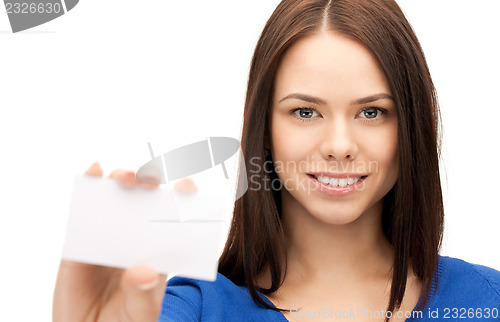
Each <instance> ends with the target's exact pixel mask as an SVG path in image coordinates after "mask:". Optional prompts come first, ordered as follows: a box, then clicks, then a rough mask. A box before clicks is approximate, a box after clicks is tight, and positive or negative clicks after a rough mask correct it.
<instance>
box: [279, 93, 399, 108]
mask: <svg viewBox="0 0 500 322" xmlns="http://www.w3.org/2000/svg"><path fill="white" fill-rule="evenodd" d="M290 98H295V99H299V100H302V101H305V102H308V103H313V104H318V105H321V104H323V105H325V104H326V102H325V101H324V100H322V99H321V98H319V97H315V96H310V95H306V94H302V93H291V94H288V95H287V96H285V97H283V98H282V99H281V100H280V101H279V103H281V102H283V101H284V100H287V99H290ZM381 99H390V100H392V99H393V98H392V96H391V95H389V94H387V93H378V94H374V95H370V96H367V97H363V98H358V99H356V100H353V101H351V105H361V104H367V103H371V102H375V101H378V100H381Z"/></svg>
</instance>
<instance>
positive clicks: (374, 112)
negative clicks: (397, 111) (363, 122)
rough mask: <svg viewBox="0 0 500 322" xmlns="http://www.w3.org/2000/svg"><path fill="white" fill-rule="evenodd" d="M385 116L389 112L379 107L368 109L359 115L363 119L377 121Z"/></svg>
mask: <svg viewBox="0 0 500 322" xmlns="http://www.w3.org/2000/svg"><path fill="white" fill-rule="evenodd" d="M385 114H387V111H386V110H384V109H382V108H379V107H366V108H364V109H363V110H361V113H359V115H362V116H363V118H366V119H369V120H371V119H376V118H377V116H384V115H385Z"/></svg>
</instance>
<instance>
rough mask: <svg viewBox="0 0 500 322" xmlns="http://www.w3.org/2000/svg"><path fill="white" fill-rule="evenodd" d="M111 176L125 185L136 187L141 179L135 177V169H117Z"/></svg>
mask: <svg viewBox="0 0 500 322" xmlns="http://www.w3.org/2000/svg"><path fill="white" fill-rule="evenodd" d="M109 177H110V178H112V179H115V180H116V181H118V183H120V184H121V185H123V186H125V187H135V186H138V185H139V181H137V179H136V178H135V173H134V171H130V170H123V169H117V170H114V171H113V172H111V174H110V175H109Z"/></svg>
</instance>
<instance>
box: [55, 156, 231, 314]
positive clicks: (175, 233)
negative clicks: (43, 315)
mask: <svg viewBox="0 0 500 322" xmlns="http://www.w3.org/2000/svg"><path fill="white" fill-rule="evenodd" d="M86 174H87V176H83V177H77V178H76V180H75V188H74V192H73V200H72V205H71V210H70V216H69V220H68V229H67V237H66V241H65V246H64V250H63V260H62V261H61V266H60V269H59V275H58V279H57V284H56V290H55V293H54V321H68V319H70V320H75V321H76V320H79V321H80V320H86V319H88V318H91V319H92V320H97V321H101V320H102V321H106V319H107V318H111V317H113V318H114V319H116V317H118V316H120V314H124V312H127V314H128V315H130V316H132V318H133V319H136V320H137V321H148V320H151V321H156V319H157V317H158V314H159V310H160V304H161V300H162V298H163V294H164V291H165V281H166V275H161V276H159V274H158V272H160V273H165V274H166V273H167V272H175V273H177V274H179V275H184V276H187V277H193V278H202V279H207V280H213V279H215V276H216V268H217V259H218V255H219V254H218V250H217V246H218V244H219V242H220V228H221V225H222V222H223V221H222V220H220V218H217V216H220V211H221V209H220V208H217V207H215V206H214V203H217V201H216V200H212V199H213V198H203V196H201V195H200V194H199V193H198V192H197V191H196V186H195V185H194V184H193V182H192V181H189V179H182V180H181V181H179V182H178V183H177V184H176V190H177V191H171V190H168V189H159V188H158V185H148V184H144V183H140V182H139V181H137V180H136V179H135V175H134V173H133V172H132V171H125V170H116V171H114V172H113V173H112V174H111V176H110V177H111V178H101V177H100V176H102V169H101V168H100V166H99V165H98V164H94V165H93V166H92V167H91V168H90V169H89V170H88V171H87V173H86ZM204 204H205V205H204ZM187 205H189V207H187V208H186V207H185V206H187ZM195 205H198V206H197V207H196V206H195ZM202 208H203V209H204V210H203V211H202ZM178 209H180V210H181V211H179V210H178ZM182 209H188V210H189V213H192V212H193V211H195V212H196V211H199V213H200V216H198V217H196V218H193V215H192V214H191V215H190V216H187V215H186V214H185V213H184V214H183V211H182ZM130 267H132V268H130ZM126 268H128V269H126ZM96 300H97V301H99V302H100V304H99V305H96V303H95V302H94V301H96ZM70 311H71V312H70ZM70 317H71V318H70Z"/></svg>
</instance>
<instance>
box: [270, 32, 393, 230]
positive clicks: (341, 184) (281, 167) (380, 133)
mask: <svg viewBox="0 0 500 322" xmlns="http://www.w3.org/2000/svg"><path fill="white" fill-rule="evenodd" d="M397 130H398V128H397V114H396V107H395V104H394V102H393V100H392V98H391V92H390V88H389V85H388V83H387V80H386V78H385V75H384V73H383V72H382V70H381V68H380V67H379V65H378V62H377V60H376V59H375V57H374V56H373V54H372V53H371V52H370V51H369V50H368V49H366V48H365V47H364V46H363V45H361V44H359V43H357V42H355V41H353V40H350V39H348V38H346V37H344V36H342V35H339V34H336V33H333V32H330V31H324V32H320V33H317V34H315V35H312V36H309V37H307V38H305V39H302V40H300V41H298V42H297V43H296V44H294V46H292V47H291V48H290V49H289V50H288V52H287V53H286V55H285V57H284V58H283V61H282V62H281V65H280V67H279V69H278V72H277V75H276V82H275V89H274V97H273V103H272V113H271V150H272V156H273V161H274V166H275V169H276V172H277V173H278V176H279V178H280V179H281V182H282V185H283V189H282V200H283V203H284V204H283V206H284V209H294V211H296V210H298V211H300V210H305V211H306V212H307V213H308V214H310V215H311V216H313V217H314V218H316V219H318V220H321V221H322V222H327V223H331V224H345V223H350V222H352V221H354V220H356V219H357V218H358V217H360V216H361V215H362V214H364V213H365V212H367V211H368V210H370V209H375V208H372V207H373V206H374V205H376V204H377V203H381V202H382V199H383V197H384V196H385V195H386V194H387V192H389V190H390V189H391V188H392V187H393V186H394V184H395V182H396V179H397V174H398V162H399V161H398V151H397ZM312 174H313V175H314V176H313V175H312ZM365 176H366V177H365ZM359 177H363V178H362V179H361V180H360V181H358V182H356V183H352V182H353V180H354V181H356V180H358V178H359ZM318 179H319V181H318ZM320 181H322V182H323V183H321V182H320ZM348 183H351V184H348ZM346 184H347V185H346ZM274 187H275V188H276V185H275V186H274ZM285 203H287V205H285ZM379 206H380V204H379ZM380 209H381V208H380Z"/></svg>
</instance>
